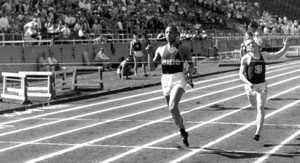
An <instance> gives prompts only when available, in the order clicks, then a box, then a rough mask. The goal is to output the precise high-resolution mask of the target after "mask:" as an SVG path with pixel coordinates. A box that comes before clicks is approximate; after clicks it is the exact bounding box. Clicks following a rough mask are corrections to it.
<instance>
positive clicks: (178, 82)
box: [161, 72, 187, 96]
mask: <svg viewBox="0 0 300 163" xmlns="http://www.w3.org/2000/svg"><path fill="white" fill-rule="evenodd" d="M186 84H187V81H186V78H185V75H184V73H183V72H178V73H174V74H162V77H161V86H162V91H163V95H164V96H167V95H170V94H171V93H172V90H175V89H173V88H182V89H184V88H185V86H186Z"/></svg>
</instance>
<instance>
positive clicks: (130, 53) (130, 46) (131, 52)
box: [129, 41, 133, 56]
mask: <svg viewBox="0 0 300 163" xmlns="http://www.w3.org/2000/svg"><path fill="white" fill-rule="evenodd" d="M132 45H133V43H132V41H130V45H129V55H130V56H132V55H133V51H132Z"/></svg>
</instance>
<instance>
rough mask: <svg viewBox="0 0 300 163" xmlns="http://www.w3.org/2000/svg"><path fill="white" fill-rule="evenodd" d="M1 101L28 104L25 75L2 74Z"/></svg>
mask: <svg viewBox="0 0 300 163" xmlns="http://www.w3.org/2000/svg"><path fill="white" fill-rule="evenodd" d="M2 76H3V90H2V94H1V100H2V99H13V100H20V101H21V104H22V105H23V104H25V103H28V102H29V101H28V99H27V89H26V85H27V83H26V76H25V74H19V73H10V72H2Z"/></svg>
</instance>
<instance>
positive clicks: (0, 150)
mask: <svg viewBox="0 0 300 163" xmlns="http://www.w3.org/2000/svg"><path fill="white" fill-rule="evenodd" d="M299 71H300V70H295V71H290V72H288V73H285V74H291V73H294V72H299ZM285 74H280V75H276V76H272V77H269V78H267V79H272V78H276V77H279V76H284V75H285ZM296 78H299V77H294V78H290V79H287V80H284V81H281V82H279V84H280V83H284V82H288V81H290V80H294V79H296ZM241 86H242V85H238V86H235V87H230V88H226V89H223V90H219V91H215V92H211V93H208V94H204V95H201V96H197V97H193V98H189V99H185V100H182V101H181V103H183V102H187V101H191V100H195V99H199V98H202V97H205V96H210V95H214V94H217V93H220V92H225V91H228V90H231V89H236V88H238V87H241ZM243 94H244V93H241V94H239V95H236V96H233V97H230V98H226V99H224V100H225V101H226V100H230V99H233V98H237V97H240V96H242V95H243ZM158 98H161V97H158ZM224 100H223V101H224ZM145 101H149V100H145ZM223 101H222V100H220V101H217V102H214V103H212V104H209V105H204V106H203V108H204V107H206V106H210V105H214V104H217V103H220V102H223ZM136 103H141V102H136ZM136 103H131V104H127V105H123V106H117V107H114V108H109V109H105V110H100V111H96V112H91V113H87V114H82V115H78V116H74V117H69V118H65V119H62V120H59V121H54V122H48V123H44V124H40V125H36V126H31V127H27V128H23V129H19V130H14V131H10V132H6V133H2V134H0V136H7V135H10V134H14V133H18V132H22V131H27V130H31V129H35V128H39V127H44V126H47V125H52V124H56V123H60V122H65V121H69V120H73V119H77V118H82V117H85V116H89V115H94V114H98V113H102V112H104V111H107V110H108V111H111V110H113V109H118V108H121V107H124V106H131V105H134V104H136ZM164 107H166V105H162V106H159V107H156V108H152V109H148V110H145V111H141V112H137V113H134V114H130V115H126V116H123V117H118V118H115V119H112V120H107V121H103V122H99V123H96V124H93V125H89V126H85V127H82V128H77V129H74V130H69V131H66V132H61V133H59V134H55V135H52V136H48V137H44V138H40V139H37V140H35V141H34V142H36V141H42V140H45V139H50V138H54V137H58V136H61V135H64V134H69V133H72V132H76V131H79V130H83V129H87V128H91V127H95V126H99V125H102V124H105V123H109V122H113V121H116V120H120V119H124V118H129V117H133V116H136V115H140V114H144V113H147V112H151V111H154V110H158V109H162V108H164ZM168 118H169V117H167V118H166V119H168ZM160 121H163V119H162V120H159V121H157V122H160ZM157 122H156V123H157ZM24 145H27V144H20V145H18V146H12V147H8V148H5V149H0V152H4V151H7V150H10V149H13V148H16V147H21V146H24Z"/></svg>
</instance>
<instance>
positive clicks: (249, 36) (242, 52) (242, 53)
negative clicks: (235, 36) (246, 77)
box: [240, 31, 253, 58]
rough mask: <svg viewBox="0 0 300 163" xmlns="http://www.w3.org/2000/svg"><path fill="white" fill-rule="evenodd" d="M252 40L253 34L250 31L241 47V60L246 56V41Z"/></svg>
mask: <svg viewBox="0 0 300 163" xmlns="http://www.w3.org/2000/svg"><path fill="white" fill-rule="evenodd" d="M252 39H253V33H252V32H250V31H248V32H246V33H245V35H244V40H243V42H242V43H241V46H240V58H242V57H243V56H244V55H245V54H246V46H245V41H247V40H252Z"/></svg>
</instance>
